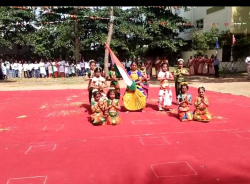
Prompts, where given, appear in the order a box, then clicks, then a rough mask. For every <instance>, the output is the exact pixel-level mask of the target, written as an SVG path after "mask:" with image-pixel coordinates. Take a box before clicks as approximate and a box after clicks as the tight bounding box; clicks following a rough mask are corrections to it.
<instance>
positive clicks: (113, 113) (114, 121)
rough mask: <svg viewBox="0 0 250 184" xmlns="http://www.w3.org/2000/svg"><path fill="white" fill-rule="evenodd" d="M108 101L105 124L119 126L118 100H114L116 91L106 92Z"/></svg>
mask: <svg viewBox="0 0 250 184" xmlns="http://www.w3.org/2000/svg"><path fill="white" fill-rule="evenodd" d="M107 96H108V100H107V101H106V103H105V104H106V105H105V111H106V115H107V124H108V125H119V124H120V123H121V118H120V117H119V111H120V109H121V107H120V100H119V99H115V96H116V90H115V89H114V88H113V89H110V90H109V91H108V94H107Z"/></svg>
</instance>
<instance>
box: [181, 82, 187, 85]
mask: <svg viewBox="0 0 250 184" xmlns="http://www.w3.org/2000/svg"><path fill="white" fill-rule="evenodd" d="M180 85H188V83H187V82H181V83H180Z"/></svg>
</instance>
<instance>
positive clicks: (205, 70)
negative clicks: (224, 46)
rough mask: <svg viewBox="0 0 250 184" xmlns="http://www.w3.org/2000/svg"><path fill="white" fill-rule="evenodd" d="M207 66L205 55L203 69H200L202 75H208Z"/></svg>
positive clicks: (207, 60) (207, 61)
mask: <svg viewBox="0 0 250 184" xmlns="http://www.w3.org/2000/svg"><path fill="white" fill-rule="evenodd" d="M208 65H209V59H208V57H207V55H205V58H204V65H203V69H202V74H203V75H207V74H208Z"/></svg>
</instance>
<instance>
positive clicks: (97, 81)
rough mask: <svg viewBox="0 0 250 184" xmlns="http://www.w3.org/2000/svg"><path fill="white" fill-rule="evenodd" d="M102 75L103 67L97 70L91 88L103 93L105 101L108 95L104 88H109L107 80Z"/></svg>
mask: <svg viewBox="0 0 250 184" xmlns="http://www.w3.org/2000/svg"><path fill="white" fill-rule="evenodd" d="M101 75H102V68H101V67H97V68H95V70H94V77H93V78H92V79H91V83H90V87H91V88H92V90H93V89H97V90H98V91H99V92H100V93H101V98H102V99H103V100H105V99H106V94H105V92H104V88H106V87H107V82H106V80H105V78H104V77H102V76H101ZM92 93H93V92H92ZM92 99H93V97H92Z"/></svg>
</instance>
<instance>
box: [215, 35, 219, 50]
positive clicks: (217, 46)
mask: <svg viewBox="0 0 250 184" xmlns="http://www.w3.org/2000/svg"><path fill="white" fill-rule="evenodd" d="M215 47H216V49H219V48H220V46H219V42H218V38H216V42H215Z"/></svg>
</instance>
